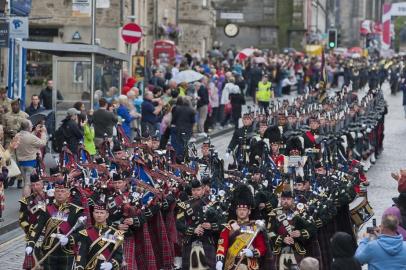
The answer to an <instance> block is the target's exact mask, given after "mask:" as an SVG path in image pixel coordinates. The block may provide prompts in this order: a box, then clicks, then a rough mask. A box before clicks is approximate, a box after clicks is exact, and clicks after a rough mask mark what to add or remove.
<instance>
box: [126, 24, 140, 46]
mask: <svg viewBox="0 0 406 270" xmlns="http://www.w3.org/2000/svg"><path fill="white" fill-rule="evenodd" d="M121 37H122V38H123V39H124V41H125V42H126V43H130V44H134V43H138V42H140V40H141V38H142V29H141V27H140V26H139V25H138V24H135V23H127V24H126V25H124V27H123V30H121Z"/></svg>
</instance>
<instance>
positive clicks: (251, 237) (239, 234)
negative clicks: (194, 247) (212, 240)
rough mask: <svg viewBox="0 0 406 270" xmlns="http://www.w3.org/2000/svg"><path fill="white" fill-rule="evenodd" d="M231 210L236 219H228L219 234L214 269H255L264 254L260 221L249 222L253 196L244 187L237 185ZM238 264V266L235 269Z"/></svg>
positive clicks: (265, 247) (246, 187)
mask: <svg viewBox="0 0 406 270" xmlns="http://www.w3.org/2000/svg"><path fill="white" fill-rule="evenodd" d="M233 197H234V202H233V206H235V208H234V207H231V209H236V210H235V211H236V212H235V214H236V216H237V220H230V221H229V222H228V223H227V225H226V227H225V228H224V229H223V231H222V232H221V234H220V238H219V241H218V247H217V254H216V260H217V263H216V270H223V269H224V270H230V269H250V270H253V269H259V267H260V265H259V259H260V258H261V257H262V256H264V255H265V253H266V249H267V246H266V241H265V236H264V234H263V232H262V229H263V228H262V226H265V225H264V223H263V222H262V221H257V222H255V221H250V214H251V208H252V207H253V206H254V198H253V196H252V194H251V191H250V189H249V187H248V186H246V185H240V186H238V187H237V188H236V189H235V191H234V194H233ZM239 267H241V268H239Z"/></svg>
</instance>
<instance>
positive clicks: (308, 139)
mask: <svg viewBox="0 0 406 270" xmlns="http://www.w3.org/2000/svg"><path fill="white" fill-rule="evenodd" d="M309 126H310V130H308V131H306V132H305V134H304V136H303V138H304V148H305V149H308V148H312V149H314V148H320V145H319V143H318V138H319V128H320V122H319V120H318V119H317V118H316V117H311V118H310V119H309Z"/></svg>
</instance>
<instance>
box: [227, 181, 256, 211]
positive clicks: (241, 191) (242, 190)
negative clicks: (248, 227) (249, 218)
mask: <svg viewBox="0 0 406 270" xmlns="http://www.w3.org/2000/svg"><path fill="white" fill-rule="evenodd" d="M232 204H233V206H235V208H248V209H251V208H253V207H254V205H255V201H254V195H253V194H252V192H251V189H250V188H249V187H248V186H247V185H245V184H241V185H239V186H237V187H236V188H235V189H234V192H233V196H232Z"/></svg>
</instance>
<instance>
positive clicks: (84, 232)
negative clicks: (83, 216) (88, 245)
mask: <svg viewBox="0 0 406 270" xmlns="http://www.w3.org/2000/svg"><path fill="white" fill-rule="evenodd" d="M79 233H80V234H81V235H83V236H88V235H87V230H80V231H79Z"/></svg>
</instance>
